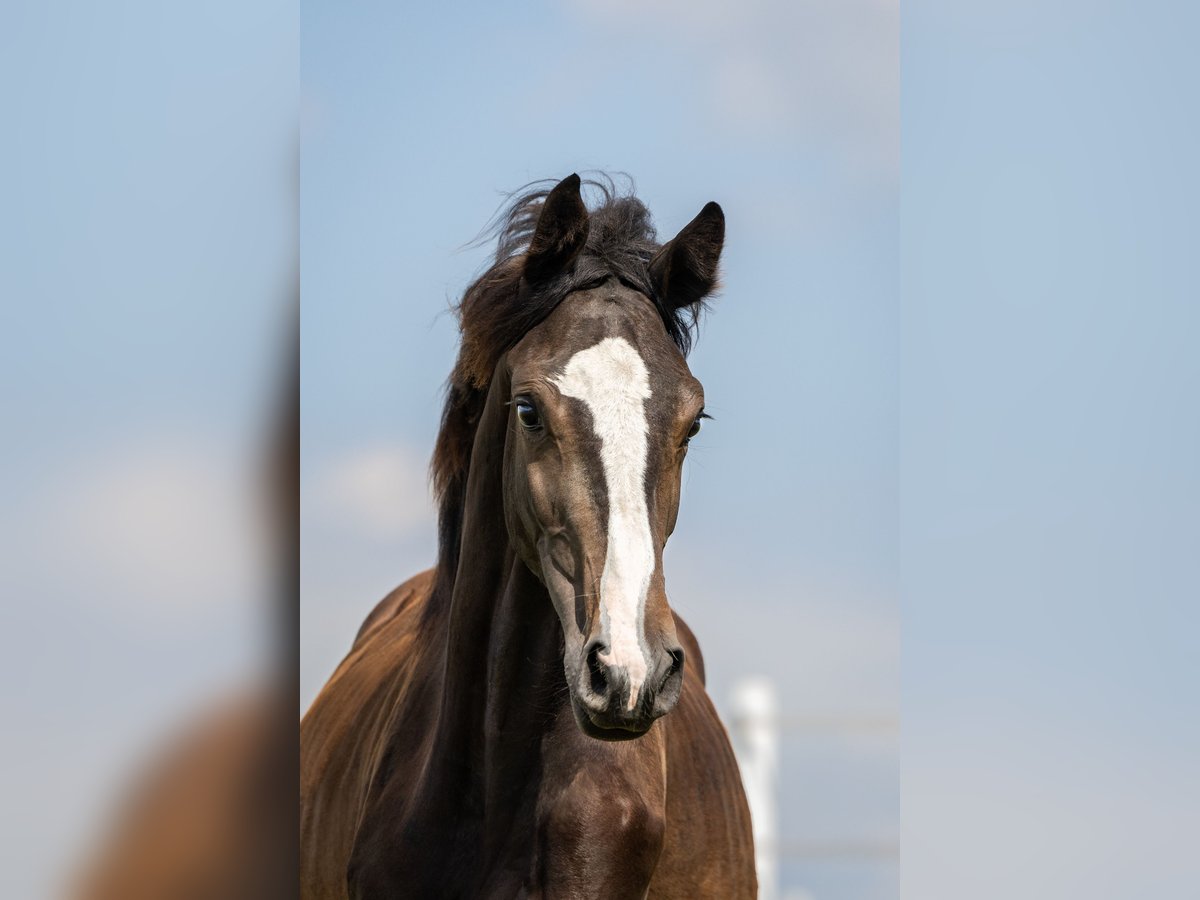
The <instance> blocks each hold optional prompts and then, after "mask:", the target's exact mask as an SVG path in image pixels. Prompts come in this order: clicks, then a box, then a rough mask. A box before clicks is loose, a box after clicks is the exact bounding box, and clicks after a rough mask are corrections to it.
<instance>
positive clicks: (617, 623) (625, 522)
mask: <svg viewBox="0 0 1200 900" xmlns="http://www.w3.org/2000/svg"><path fill="white" fill-rule="evenodd" d="M554 384H555V385H556V386H557V387H558V389H559V391H561V392H562V393H563V395H565V396H567V397H574V398H576V399H578V400H582V401H583V402H584V404H585V405H586V406H587V408H588V410H589V412H591V414H592V427H593V428H594V429H595V431H596V436H597V437H598V438H600V463H601V465H602V466H603V469H604V481H605V485H606V486H607V488H608V550H607V553H606V555H605V557H604V571H603V572H602V573H601V575H600V624H601V627H602V628H603V634H604V635H605V637H606V639H607V643H608V646H609V652H608V653H607V654H601V655H600V661H601V662H602V663H604V664H605V665H606V666H617V667H620V668H623V669H624V670H625V672H626V674H627V675H628V676H629V709H631V710H632V709H633V708H634V707H635V706H636V705H637V698H638V694H639V693H640V692H641V689H642V684H643V683H644V682H645V680H646V673H647V671H648V669H649V666H648V663H647V661H646V653H645V651H644V650H643V645H644V644H645V638H644V628H643V622H644V617H645V612H646V593H647V592H648V591H649V589H650V577H651V576H652V575H653V574H654V542H653V540H652V539H651V536H650V514H649V512H648V511H647V509H646V430H647V425H646V406H645V402H646V401H647V400H648V399H650V373H649V372H648V371H647V370H646V364H645V363H644V362H642V358H641V357H640V356H639V355H638V352H637V351H636V350H634V349H633V347H632V346H631V345H630V344H629V342H628V341H626V340H625V339H624V338H618V337H610V338H605V339H604V340H602V341H601V342H600V343H598V344H596V345H595V346H593V347H589V348H588V349H586V350H580V351H579V352H578V353H576V354H575V355H574V356H572V357H571V360H570V361H569V362H568V363H567V365H566V368H565V369H564V370H563V373H562V374H561V375H559V376H558V377H557V378H555V379H554Z"/></svg>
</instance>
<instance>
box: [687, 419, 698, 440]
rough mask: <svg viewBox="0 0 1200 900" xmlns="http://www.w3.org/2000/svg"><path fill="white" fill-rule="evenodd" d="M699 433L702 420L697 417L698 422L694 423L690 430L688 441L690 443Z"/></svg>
mask: <svg viewBox="0 0 1200 900" xmlns="http://www.w3.org/2000/svg"><path fill="white" fill-rule="evenodd" d="M699 433H700V419H699V417H697V419H696V421H695V422H693V423H692V427H691V428H689V429H688V433H687V439H688V440H689V441H690V440H691V439H692V438H694V437H695V436H696V435H698V434H699Z"/></svg>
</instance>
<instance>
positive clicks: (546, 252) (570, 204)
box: [525, 175, 588, 281]
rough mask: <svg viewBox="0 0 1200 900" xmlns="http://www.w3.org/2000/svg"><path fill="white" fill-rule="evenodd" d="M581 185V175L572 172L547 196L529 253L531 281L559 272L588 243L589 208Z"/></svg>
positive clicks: (530, 243)
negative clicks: (580, 187)
mask: <svg viewBox="0 0 1200 900" xmlns="http://www.w3.org/2000/svg"><path fill="white" fill-rule="evenodd" d="M579 184H580V182H579V176H578V175H568V176H567V177H566V178H564V179H563V180H562V181H560V182H559V183H558V184H556V185H555V186H554V190H552V191H551V192H550V193H549V194H547V195H546V199H545V201H544V202H543V203H542V211H541V213H540V214H539V215H538V221H537V227H536V228H535V229H534V232H533V239H532V240H531V241H530V242H529V251H528V252H527V253H526V255H525V278H526V279H527V280H529V281H540V280H542V279H544V278H549V277H551V276H553V275H557V274H558V273H559V272H561V271H563V270H564V269H565V268H567V266H569V265H570V264H571V263H572V262H574V261H575V257H576V256H578V255H579V251H580V250H582V249H583V245H584V244H585V243H587V236H588V211H587V206H585V205H584V202H583V197H582V196H580V194H579Z"/></svg>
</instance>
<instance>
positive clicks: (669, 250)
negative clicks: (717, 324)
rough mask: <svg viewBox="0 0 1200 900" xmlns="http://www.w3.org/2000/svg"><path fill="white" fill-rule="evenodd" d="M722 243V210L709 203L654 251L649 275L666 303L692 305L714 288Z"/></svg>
mask: <svg viewBox="0 0 1200 900" xmlns="http://www.w3.org/2000/svg"><path fill="white" fill-rule="evenodd" d="M724 245H725V213H723V212H722V211H721V207H720V206H718V205H717V204H715V203H708V204H706V205H705V207H704V209H702V210H700V215H698V216H696V218H694V219H692V221H690V222H688V224H687V225H685V226H684V227H683V230H682V231H680V232H679V234H677V235H675V237H674V238H673V239H672V240H670V241H668V242H667V243H666V244H664V245H663V246H662V249H660V250H659V251H658V252H657V253H656V254H654V258H653V259H651V260H650V278H651V280H652V281H653V282H654V285H655V287H656V288H657V289H658V295H659V296H660V297H662V298H663V299H664V300H665V301H666V303H667V305H668V306H670V307H671V308H672V309H679V308H680V307H683V306H691V305H693V304H696V303H699V302H700V301H701V300H703V299H704V298H705V297H707V296H708V295H709V294H711V293H712V292H713V290H714V289H715V288H716V286H717V265H718V263H720V261H721V248H722V247H723V246H724Z"/></svg>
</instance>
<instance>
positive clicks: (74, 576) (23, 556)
mask: <svg viewBox="0 0 1200 900" xmlns="http://www.w3.org/2000/svg"><path fill="white" fill-rule="evenodd" d="M244 449H245V448H236V447H229V446H222V445H220V444H219V443H217V442H211V441H210V442H208V443H207V444H201V443H199V442H197V441H195V440H194V439H187V438H184V437H181V436H161V435H160V436H153V437H149V438H147V437H144V436H143V437H139V438H136V439H130V440H128V441H126V442H123V443H122V444H120V445H118V446H113V447H109V448H105V449H103V450H96V449H95V448H87V453H86V454H85V455H81V456H79V457H77V458H75V459H73V460H70V461H68V462H66V463H64V464H62V465H61V466H58V467H56V468H55V470H54V475H53V478H52V479H50V478H47V479H46V480H40V479H35V481H34V482H33V483H30V484H28V485H26V486H25V490H24V491H23V492H22V498H21V499H20V500H19V501H18V502H16V503H15V505H10V506H8V507H7V508H6V509H5V510H4V517H3V518H4V521H2V522H0V525H2V526H3V528H4V531H5V532H6V533H7V535H8V536H9V540H10V542H11V544H10V545H11V546H15V547H17V548H19V549H18V554H17V556H19V562H18V563H17V564H16V565H14V566H13V567H12V568H11V569H10V571H9V572H8V573H7V574H8V575H9V577H10V578H13V579H15V581H16V583H18V584H24V585H26V586H27V587H29V588H32V589H34V590H50V591H53V592H55V593H56V594H57V595H59V596H62V597H67V596H72V597H75V598H77V599H78V601H79V602H82V603H86V604H88V605H89V606H92V607H93V608H100V607H103V608H105V609H108V610H110V611H124V612H126V613H133V614H136V615H137V616H139V617H141V616H142V615H144V614H148V615H150V616H151V618H156V617H157V616H159V615H168V616H169V615H174V614H177V613H179V612H181V611H187V612H188V613H189V614H193V613H202V614H204V615H206V616H207V615H208V614H209V613H215V612H218V611H220V610H228V609H230V604H231V603H237V604H244V603H247V602H248V601H249V600H250V599H251V597H252V596H254V595H256V593H257V592H258V591H259V590H260V589H261V587H262V585H263V583H264V581H263V573H264V569H265V565H264V563H265V559H266V549H267V548H266V543H265V540H264V533H263V529H262V526H263V524H264V515H265V513H264V504H265V502H266V497H265V490H264V489H263V488H262V486H261V485H260V484H256V483H255V482H254V480H253V477H252V476H253V475H254V474H255V473H254V472H253V471H252V466H250V465H247V459H246V454H244V453H241V452H239V451H242V450H244Z"/></svg>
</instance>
